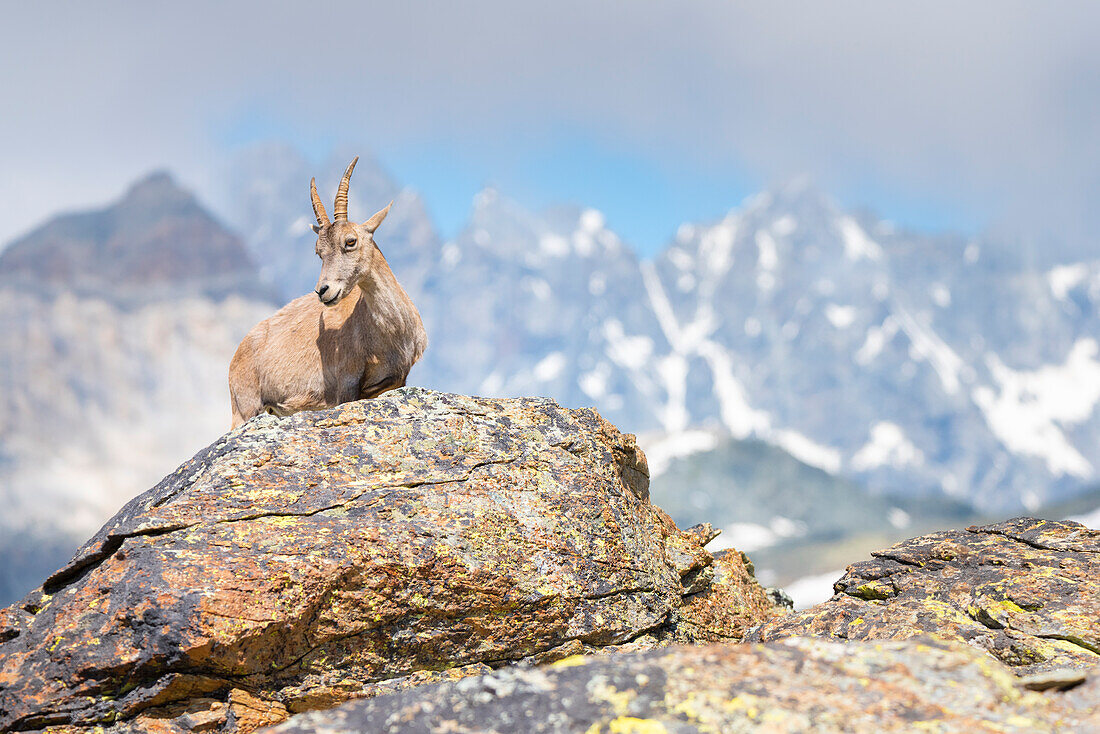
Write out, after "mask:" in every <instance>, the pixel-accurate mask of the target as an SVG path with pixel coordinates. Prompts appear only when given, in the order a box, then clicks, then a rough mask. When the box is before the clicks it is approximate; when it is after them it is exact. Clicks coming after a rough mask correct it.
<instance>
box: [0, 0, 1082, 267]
mask: <svg viewBox="0 0 1100 734" xmlns="http://www.w3.org/2000/svg"><path fill="white" fill-rule="evenodd" d="M1098 21H1100V6H1097V5H1096V4H1090V3H1086V2H1058V3H1053V4H1047V3H1043V4H1036V3H1029V2H1023V1H1022V0H981V1H975V2H969V3H966V4H964V5H959V4H957V3H949V2H941V1H940V0H932V1H930V2H926V3H920V4H880V3H864V2H854V1H849V0H837V1H835V2H830V3H826V4H822V3H811V2H758V3H736V4H730V3H725V2H717V1H715V2H684V3H674V4H670V3H656V2H645V1H644V0H640V1H638V2H597V3H592V2H583V3H582V2H572V1H571V0H562V2H557V3H553V4H550V5H528V4H518V5H517V4H513V3H504V2H469V3H463V4H454V5H451V4H439V3H430V2H420V1H418V0H413V1H411V2H407V3H401V4H393V3H387V4H378V3H350V2H333V3H326V4H324V5H323V6H320V7H319V8H315V7H310V6H304V5H299V4H292V3H287V2H269V3H233V4H221V3H215V2H207V1H206V0H196V2H193V3H188V4H185V5H175V6H158V5H153V4H142V3H126V2H123V3H112V4H98V3H86V4H81V5H79V6H72V7H70V8H69V9H68V10H67V12H66V13H64V14H57V13H55V12H53V11H52V9H51V8H47V7H42V6H40V5H37V4H22V5H19V6H13V7H11V8H8V9H6V11H5V23H4V24H3V25H2V26H0V64H2V68H3V71H4V73H3V74H0V94H2V95H3V98H4V99H5V108H4V114H3V115H0V242H6V241H7V240H9V239H10V238H11V237H12V236H14V235H16V234H17V233H19V232H21V231H24V230H26V229H27V228H29V227H31V226H33V225H34V224H35V223H36V222H38V221H41V220H42V219H43V218H44V217H46V216H48V215H49V214H51V213H54V212H56V211H57V210H58V209H61V208H72V207H86V206H93V205H98V204H102V203H104V202H105V201H108V200H110V199H111V198H113V197H114V196H117V195H118V194H119V193H121V191H123V190H124V189H125V187H126V186H127V185H128V184H129V183H130V182H131V181H132V180H134V179H135V178H137V177H138V176H141V175H143V174H144V173H146V172H147V171H149V170H152V169H154V168H168V169H170V170H172V171H173V172H174V173H175V174H176V175H177V176H178V177H179V178H181V180H182V181H183V182H184V183H185V184H187V185H190V186H192V187H193V188H195V189H196V190H198V191H200V192H204V191H211V190H215V189H216V187H215V186H213V184H214V183H215V181H214V180H213V179H214V178H215V177H217V176H218V175H219V174H218V171H219V170H223V166H224V163H225V161H226V160H229V159H230V158H231V156H232V155H233V153H234V151H235V150H236V149H237V148H239V147H241V146H243V145H247V144H249V143H252V142H259V141H268V140H272V139H275V140H282V141H286V142H289V143H291V144H293V145H295V146H297V147H298V148H300V149H302V150H303V151H304V152H305V153H306V154H307V155H308V156H309V157H311V158H313V159H315V160H321V159H323V158H324V157H325V155H326V153H327V152H328V151H329V150H330V149H331V148H332V147H333V146H335V145H337V144H342V143H347V142H356V143H357V144H359V141H365V144H366V145H369V147H370V148H371V153H373V155H375V156H376V157H377V158H378V159H379V160H380V161H381V162H382V163H383V164H384V165H385V166H386V167H387V168H388V169H389V170H390V171H391V172H392V173H393V175H394V176H395V177H396V178H397V179H398V180H400V181H401V182H402V183H405V184H408V185H411V186H414V187H415V188H417V189H419V190H420V191H421V192H422V193H423V195H424V198H425V200H426V202H427V204H428V206H429V208H430V210H431V212H432V213H433V215H434V216H435V218H436V220H437V222H438V225H439V227H440V229H441V231H442V232H443V233H444V234H445V235H446V234H453V233H454V232H455V231H456V230H457V228H458V227H459V226H461V224H462V222H463V221H464V220H465V217H466V215H467V213H468V211H469V207H470V203H471V200H472V197H473V195H474V194H475V193H476V192H477V191H478V190H479V189H480V188H482V187H483V186H484V185H494V186H496V187H498V188H499V189H500V190H501V191H502V192H504V193H505V194H506V195H508V196H510V197H512V198H514V199H516V200H518V201H519V202H521V203H523V204H525V205H528V206H531V207H541V206H545V205H548V204H552V203H558V202H573V203H580V204H584V205H587V206H594V207H596V208H599V209H601V210H603V211H604V212H605V214H606V215H607V220H608V223H609V224H610V225H611V226H612V227H613V228H614V229H616V230H617V231H618V232H619V233H620V234H621V235H622V236H623V238H624V239H626V240H627V241H629V242H631V243H633V244H635V245H636V246H637V247H638V248H639V249H640V250H641V251H642V252H643V253H644V254H652V253H653V252H654V251H655V250H656V249H657V248H659V247H660V246H661V245H662V244H664V243H665V242H666V241H667V239H668V238H669V237H670V236H671V234H672V233H673V232H674V231H675V230H676V228H677V226H678V225H679V224H680V223H682V222H684V221H697V220H707V219H713V218H715V217H718V216H721V215H722V214H723V213H724V212H725V211H726V210H728V209H729V208H731V207H733V206H736V205H737V204H738V203H739V202H740V201H741V200H742V199H744V197H745V196H747V195H749V194H752V193H755V192H756V191H758V190H760V189H762V188H766V187H768V186H771V185H776V184H780V183H782V182H783V181H785V180H787V179H789V178H791V177H794V176H797V175H802V174H807V175H809V176H810V178H811V180H813V181H814V183H815V184H816V185H817V186H818V187H819V188H820V189H822V190H823V191H825V192H827V193H829V194H830V195H832V196H833V197H834V198H836V199H838V200H839V201H840V202H841V203H842V204H844V205H845V206H848V207H853V208H857V207H866V208H870V209H873V210H874V211H876V212H877V213H879V214H880V215H881V216H883V217H885V218H888V219H891V220H893V221H895V222H898V223H900V224H903V225H907V226H911V227H915V228H918V229H932V230H936V229H957V230H962V231H965V232H979V231H982V230H986V229H995V230H998V231H1004V232H1008V233H1012V234H1013V235H1020V236H1022V237H1034V238H1039V239H1042V240H1044V241H1049V242H1053V243H1056V244H1055V249H1056V250H1057V251H1058V253H1059V255H1060V256H1063V257H1064V258H1065V259H1069V258H1073V257H1079V256H1082V255H1084V256H1090V255H1091V254H1092V252H1093V245H1092V243H1093V242H1094V241H1095V239H1096V234H1097V232H1098V231H1100V212H1097V210H1096V208H1095V206H1094V205H1093V202H1094V201H1095V200H1096V198H1097V196H1098V195H1100V175H1098V174H1097V173H1096V172H1097V171H1100V136H1097V135H1096V134H1095V130H1096V129H1098V126H1100V84H1097V83H1095V82H1096V81H1098V80H1100V48H1098V46H1097V44H1096V43H1095V38H1094V35H1095V29H1096V28H1097V27H1100V22H1098Z"/></svg>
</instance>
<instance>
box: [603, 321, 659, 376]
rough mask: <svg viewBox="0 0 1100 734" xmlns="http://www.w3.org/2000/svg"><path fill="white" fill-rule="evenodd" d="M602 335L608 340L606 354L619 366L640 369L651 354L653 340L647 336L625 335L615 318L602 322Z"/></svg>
mask: <svg viewBox="0 0 1100 734" xmlns="http://www.w3.org/2000/svg"><path fill="white" fill-rule="evenodd" d="M603 336H604V338H605V339H607V342H608V349H607V356H609V357H610V358H611V360H612V361H613V362H614V363H615V364H617V365H619V366H621V367H626V368H627V369H631V370H637V369H641V368H642V367H643V366H644V365H645V364H646V363H647V362H649V358H650V357H651V356H652V355H653V340H652V339H650V338H649V337H648V336H627V335H626V332H624V331H623V325H622V324H621V323H620V322H619V321H618V320H617V319H608V320H607V321H605V322H604V325H603Z"/></svg>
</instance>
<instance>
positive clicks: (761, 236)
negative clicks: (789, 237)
mask: <svg viewBox="0 0 1100 734" xmlns="http://www.w3.org/2000/svg"><path fill="white" fill-rule="evenodd" d="M756 247H757V249H758V250H759V251H760V255H759V256H758V257H757V260H756V264H757V267H759V268H760V269H761V270H775V269H776V268H777V267H778V266H779V248H778V247H776V244H775V240H774V239H772V236H771V235H770V234H768V233H767V232H765V231H764V230H758V231H757V233H756Z"/></svg>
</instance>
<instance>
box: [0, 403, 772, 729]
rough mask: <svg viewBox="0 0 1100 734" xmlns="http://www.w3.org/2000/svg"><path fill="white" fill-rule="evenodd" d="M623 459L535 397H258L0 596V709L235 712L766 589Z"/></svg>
mask: <svg viewBox="0 0 1100 734" xmlns="http://www.w3.org/2000/svg"><path fill="white" fill-rule="evenodd" d="M646 466H647V465H646V462H645V457H644V455H643V454H642V452H641V451H640V450H639V449H638V448H637V445H636V443H635V441H634V438H633V437H632V436H629V435H624V434H622V433H620V432H619V431H618V430H616V429H615V427H614V426H612V425H610V424H609V423H607V422H606V421H604V420H603V419H602V418H601V417H600V416H599V414H597V413H596V412H595V411H593V410H566V409H563V408H561V407H560V406H558V405H557V404H556V403H554V402H553V401H550V400H545V399H513V400H489V399H480V398H468V397H462V396H457V395H448V394H442V393H436V392H432V391H428V390H422V389H416V388H405V389H402V390H399V391H395V392H394V393H390V394H388V395H386V396H383V397H382V398H379V399H376V400H371V401H364V402H358V403H349V404H346V405H342V406H339V407H337V408H335V409H332V410H327V411H319V412H312V413H300V414H297V415H294V416H291V417H289V418H277V417H274V416H258V417H257V418H255V419H253V420H251V421H249V422H248V423H247V424H246V425H245V426H243V427H242V428H240V429H238V430H236V431H234V432H232V433H230V434H227V435H226V436H224V437H223V438H222V439H221V440H219V441H217V442H216V443H214V444H213V445H211V446H210V447H209V448H207V449H205V450H204V451H202V452H200V453H199V454H198V455H196V456H195V457H194V458H193V459H192V460H191V461H189V462H187V463H186V464H184V465H183V466H182V467H180V468H179V469H178V470H177V471H176V472H174V473H173V474H171V475H169V476H168V477H166V478H165V479H164V480H163V481H162V482H161V483H160V484H158V485H157V486H156V487H154V488H153V489H151V490H149V491H148V492H146V493H144V494H142V495H140V496H138V497H136V498H135V499H134V500H132V501H131V502H130V503H129V504H127V505H126V506H125V507H124V508H123V509H122V510H121V511H120V512H119V513H118V515H116V516H115V517H114V518H113V519H112V520H110V521H109V522H108V523H107V524H106V525H105V526H104V527H103V528H102V529H101V530H100V531H99V532H98V533H97V534H96V535H95V537H93V538H92V539H91V540H89V541H88V543H87V544H85V545H84V546H83V547H82V548H81V549H80V550H79V551H78V552H77V554H76V556H75V557H74V558H73V560H72V561H71V562H70V563H69V564H68V565H67V566H66V567H65V568H62V569H60V570H59V571H58V572H56V573H54V574H53V575H51V576H50V577H49V579H47V580H46V581H45V583H44V584H43V586H42V587H40V588H39V589H37V590H36V591H34V592H32V593H31V594H30V595H28V596H27V597H26V598H25V599H24V600H22V601H21V602H20V603H18V604H16V605H13V606H12V607H9V608H7V609H4V610H2V611H0V730H2V731H9V730H12V731H18V730H31V729H50V728H57V729H61V730H65V731H80V730H83V729H91V728H93V727H100V726H102V727H107V728H108V730H110V728H111V727H113V728H114V729H116V730H120V731H121V730H126V729H134V730H149V729H155V730H159V731H166V732H167V731H188V730H196V729H200V728H201V729H206V730H214V729H216V730H221V731H242V732H244V731H251V730H252V729H255V728H257V727H259V726H263V725H267V724H271V723H275V722H278V721H280V720H282V719H284V718H285V717H286V716H289V715H291V714H294V713H297V712H302V711H308V710H314V709H320V708H327V707H331V706H334V705H337V704H339V703H341V702H343V701H346V700H348V699H351V698H356V697H366V696H372V695H376V694H378V693H381V692H385V691H399V690H402V689H404V688H411V687H415V686H418V685H422V684H424V683H426V682H430V681H438V680H451V679H458V678H461V677H463V676H469V675H477V674H481V673H485V672H487V671H488V670H490V669H495V668H499V667H502V666H507V665H508V664H509V663H511V662H513V661H519V660H536V661H537V660H540V659H546V660H551V659H557V658H559V657H561V656H562V655H569V654H573V653H574V652H576V651H583V652H592V651H598V650H600V649H604V648H614V649H632V648H631V646H634V648H636V647H637V646H639V645H642V646H647V645H652V644H667V643H668V642H675V641H695V640H711V639H732V640H736V639H739V638H740V636H741V635H742V634H743V632H744V630H745V629H746V628H748V627H749V626H751V625H755V624H759V623H761V622H764V621H766V620H767V619H769V618H770V617H771V616H772V615H774V614H775V613H777V612H776V610H775V609H774V608H773V606H772V604H771V602H770V600H769V599H768V597H767V596H766V594H765V593H764V590H763V589H762V588H761V587H760V586H759V584H757V583H756V581H755V579H753V578H752V577H751V575H750V574H749V573H748V570H747V569H746V567H745V564H744V562H743V559H742V558H741V556H740V554H737V553H731V554H725V555H724V556H723V557H720V558H717V559H716V558H715V557H713V556H711V554H709V553H707V552H706V551H705V550H704V549H703V548H702V543H703V542H704V539H705V537H706V533H686V532H681V531H680V530H678V529H677V528H676V527H675V525H674V524H673V523H672V521H671V520H670V519H669V518H668V516H667V515H666V514H665V513H664V512H662V511H661V510H660V509H659V508H657V507H654V506H653V505H651V504H650V503H649V502H648V501H647V499H646V497H647V494H648V470H647V469H646ZM498 690H503V689H498Z"/></svg>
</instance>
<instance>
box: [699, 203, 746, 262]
mask: <svg viewBox="0 0 1100 734" xmlns="http://www.w3.org/2000/svg"><path fill="white" fill-rule="evenodd" d="M736 236H737V219H736V218H734V217H731V218H728V219H725V220H723V221H721V222H719V223H718V224H716V225H714V226H713V227H711V228H710V229H708V230H706V231H705V232H704V233H703V236H702V238H701V239H700V241H699V256H700V258H701V259H702V260H703V265H704V267H705V268H706V271H707V273H708V274H709V275H711V276H712V277H717V276H719V275H722V274H723V273H725V272H726V271H727V270H729V268H730V266H731V265H732V264H733V241H734V239H735V238H736Z"/></svg>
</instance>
